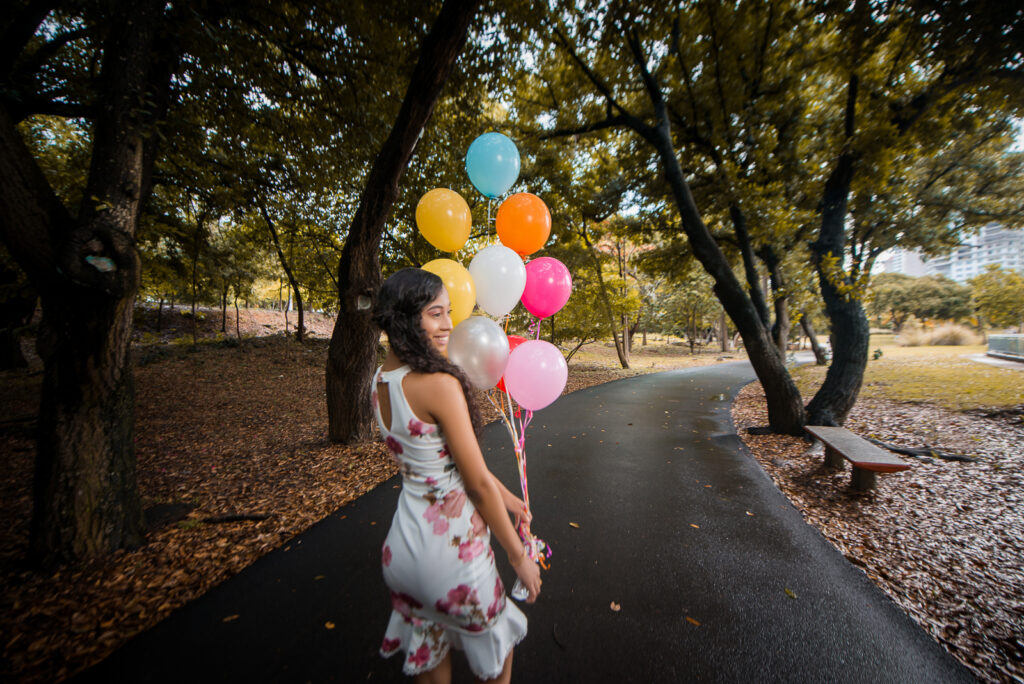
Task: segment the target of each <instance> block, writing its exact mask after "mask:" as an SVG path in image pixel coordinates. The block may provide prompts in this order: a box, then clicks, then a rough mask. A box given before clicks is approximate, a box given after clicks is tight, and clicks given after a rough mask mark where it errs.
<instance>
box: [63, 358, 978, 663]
mask: <svg viewBox="0 0 1024 684" xmlns="http://www.w3.org/2000/svg"><path fill="white" fill-rule="evenodd" d="M753 378H754V375H753V371H752V369H751V367H750V365H749V364H748V363H747V362H738V363H728V364H722V365H718V366H710V367H702V368H693V369H686V370H679V371H670V372H665V373H658V374H654V375H643V376H637V377H633V378H629V379H624V380H619V381H615V382H612V383H607V384H604V385H599V386H596V387H592V388H589V389H586V390H582V391H579V392H575V393H573V394H570V395H567V396H565V397H562V398H561V399H559V400H558V401H557V402H555V403H554V404H553V405H552V406H550V407H548V408H547V409H544V410H543V411H540V412H538V413H537V415H536V417H535V418H534V422H533V424H532V425H531V426H530V428H529V430H528V432H527V449H528V452H527V453H528V465H529V476H530V496H531V499H532V504H533V512H534V529H535V532H536V533H537V534H539V535H540V536H541V537H543V538H544V539H546V540H547V541H548V543H550V544H551V546H552V547H553V549H554V552H555V553H554V556H553V558H552V559H551V561H552V567H551V570H550V571H547V572H545V573H544V593H543V594H542V596H541V598H540V600H539V601H538V603H537V604H535V605H533V606H525V607H524V610H525V612H526V613H527V616H528V617H529V621H530V623H529V624H530V627H529V629H530V632H529V634H528V636H527V638H526V641H525V642H524V643H523V644H522V645H521V647H520V648H518V649H517V650H516V654H515V664H514V667H513V673H514V679H515V680H516V681H520V682H581V681H588V682H681V681H694V680H695V681H710V682H753V681H757V682H794V681H801V682H840V681H841V682H961V681H962V682H968V681H973V678H972V676H971V675H970V673H969V672H968V671H967V670H966V669H965V668H963V667H962V666H960V665H959V664H958V663H957V662H956V661H955V660H954V659H953V658H952V657H951V656H949V655H948V654H947V653H946V652H945V650H943V649H942V648H941V646H939V645H938V644H937V643H936V642H934V641H933V640H932V639H931V638H930V637H929V636H928V635H927V634H926V633H925V632H924V631H923V630H921V629H920V628H919V627H918V626H917V625H916V624H915V623H913V622H912V621H911V620H910V618H908V617H907V616H906V615H905V614H904V613H903V612H902V611H901V610H900V609H899V608H898V607H897V606H896V605H895V604H894V603H893V602H892V601H891V600H890V599H889V598H888V597H887V596H885V594H883V593H882V592H881V591H880V590H879V589H878V588H877V587H875V586H874V585H873V584H872V583H871V582H870V581H869V580H868V579H867V578H866V577H865V575H864V574H863V572H861V571H860V570H858V569H857V568H855V567H854V566H853V565H851V564H850V563H848V562H847V561H846V560H845V559H844V558H843V557H842V556H841V555H840V554H839V553H838V552H837V551H836V550H835V549H834V548H833V547H832V546H831V545H829V544H828V542H827V541H826V540H825V539H824V538H823V537H822V536H821V535H820V534H819V533H818V532H817V531H816V530H815V529H814V528H812V527H811V526H809V525H807V524H806V523H805V522H804V521H803V519H802V517H801V516H800V513H799V512H798V511H797V510H796V509H795V508H794V507H793V506H792V505H791V504H790V503H789V502H788V501H787V500H786V498H785V497H784V496H783V495H782V494H781V493H780V492H779V491H778V489H776V487H775V486H774V485H773V484H772V482H771V480H770V479H769V478H768V476H767V475H766V474H765V473H764V471H763V470H762V469H761V468H760V466H759V465H758V464H757V462H756V460H755V459H754V458H752V457H751V455H750V454H749V452H748V451H747V450H746V448H745V446H744V445H743V443H742V442H741V441H740V439H739V438H738V436H737V435H736V433H735V428H734V427H733V425H732V421H731V418H730V413H729V407H730V405H731V401H732V399H733V397H734V396H735V394H736V392H738V391H739V389H740V388H741V387H742V386H743V385H745V384H746V383H748V382H750V381H751V380H753ZM509 442H510V441H509V438H508V435H507V434H506V433H505V432H504V429H503V428H502V427H501V426H500V425H492V426H490V427H488V428H487V430H486V433H485V437H484V440H483V445H484V449H485V456H486V457H487V460H488V463H490V464H491V467H492V468H493V469H494V471H495V472H496V473H497V474H498V476H499V477H501V479H502V480H503V481H504V482H506V484H507V485H508V486H509V488H510V489H513V491H515V489H516V488H517V487H518V484H517V477H516V475H515V467H514V458H513V455H512V450H511V445H510V443H509ZM513 485H515V486H513ZM397 486H398V480H397V479H393V480H390V481H388V482H386V483H384V484H383V485H381V486H380V487H378V488H377V489H375V490H373V491H372V492H370V493H369V494H366V495H364V496H363V497H361V498H360V499H358V500H356V501H355V502H353V503H352V504H350V505H348V506H345V507H344V508H342V509H340V510H339V511H337V512H336V513H335V514H333V515H331V516H329V517H328V518H327V519H325V520H324V521H322V522H320V523H318V524H317V525H316V526H314V527H313V528H311V529H310V530H308V531H307V532H306V533H304V534H302V535H300V536H299V537H297V538H296V539H294V540H293V541H292V542H291V543H289V544H286V545H285V547H284V548H282V549H279V550H277V551H274V552H272V553H270V554H268V555H266V556H264V557H263V558H261V559H259V560H258V561H257V562H255V563H254V564H253V565H252V566H250V567H249V568H247V569H245V570H244V571H243V572H241V573H240V574H238V575H237V576H235V577H233V578H232V579H230V580H228V581H227V582H225V583H224V584H222V585H221V586H219V587H216V588H215V589H213V590H211V591H210V592H208V593H207V594H206V595H204V596H203V597H201V598H200V599H198V600H196V601H195V602H193V603H191V604H189V605H188V606H185V607H184V608H182V609H181V610H179V611H177V612H175V613H174V614H173V615H172V616H170V617H169V618H168V619H167V620H165V621H164V622H162V623H161V624H159V625H157V626H156V627H155V628H153V629H152V630H150V631H149V632H146V633H144V634H141V635H139V636H138V637H136V638H135V639H134V640H133V641H132V642H130V643H129V644H128V645H126V646H125V647H124V648H122V649H121V650H120V651H118V652H117V653H115V654H114V655H113V656H111V657H110V658H108V659H107V661H105V662H104V663H101V664H100V665H99V666H98V667H96V668H93V669H92V670H89V671H87V672H86V673H84V674H83V676H81V677H80V678H79V680H80V681H107V682H109V681H132V682H178V681H199V682H235V681H237V682H307V681H308V682H349V681H351V682H366V681H371V682H381V681H384V682H391V681H395V682H398V681H407V680H405V679H404V678H403V677H402V676H401V675H400V673H399V671H400V664H399V663H398V662H397V660H396V659H391V660H386V661H385V660H383V659H381V658H380V657H379V656H377V655H376V651H377V648H378V646H379V644H380V640H381V637H382V635H383V633H384V627H385V625H386V622H387V617H388V612H389V608H390V607H389V605H388V603H389V602H388V598H387V591H386V589H385V587H384V584H383V581H382V580H381V574H380V567H379V556H380V546H381V544H382V542H383V538H384V536H385V534H386V532H387V527H388V524H389V522H390V518H391V515H392V512H393V510H394V505H395V501H396V497H397V495H398V491H397V489H396V487H397ZM570 523H576V525H578V527H576V526H573V525H570ZM500 556H501V554H500V553H499V557H500ZM499 565H501V566H502V567H503V575H504V576H505V577H506V580H507V582H508V581H511V579H512V577H511V576H510V571H508V569H507V568H504V564H503V563H501V564H499ZM612 602H614V603H615V604H617V605H618V606H620V609H619V610H618V611H615V610H612V607H611V604H612ZM234 615H237V616H238V617H237V618H233V619H230V620H229V621H227V622H226V621H225V618H229V617H230V616H234ZM328 623H331V625H333V627H332V628H328V627H327V625H328ZM468 674H469V673H468V668H466V667H465V665H464V664H463V661H462V660H461V659H459V658H457V659H456V681H466V677H468Z"/></svg>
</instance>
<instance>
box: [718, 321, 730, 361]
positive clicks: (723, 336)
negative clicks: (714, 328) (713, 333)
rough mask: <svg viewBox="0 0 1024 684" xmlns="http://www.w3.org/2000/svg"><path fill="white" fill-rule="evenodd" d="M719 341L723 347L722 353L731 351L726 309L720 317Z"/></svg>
mask: <svg viewBox="0 0 1024 684" xmlns="http://www.w3.org/2000/svg"><path fill="white" fill-rule="evenodd" d="M718 341H719V343H720V344H721V347H722V353H725V352H727V351H729V323H728V322H727V321H726V319H725V311H723V312H722V315H721V316H720V317H719V319H718Z"/></svg>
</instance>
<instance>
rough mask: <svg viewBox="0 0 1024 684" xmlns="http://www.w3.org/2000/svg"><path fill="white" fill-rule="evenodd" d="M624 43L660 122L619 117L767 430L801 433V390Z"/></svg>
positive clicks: (639, 52) (640, 58)
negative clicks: (707, 279) (699, 276)
mask: <svg viewBox="0 0 1024 684" xmlns="http://www.w3.org/2000/svg"><path fill="white" fill-rule="evenodd" d="M627 41H628V43H629V48H630V51H631V52H632V53H633V58H634V61H635V63H636V66H637V68H638V69H639V70H640V73H641V76H642V77H643V81H644V85H645V87H646V89H647V93H648V96H649V97H650V100H651V104H652V105H654V113H655V117H656V119H657V122H658V123H657V125H656V126H650V125H647V124H646V123H644V122H643V121H640V120H638V119H636V118H634V117H632V116H631V115H629V114H625V113H623V114H621V115H620V117H619V118H620V120H621V121H623V122H624V123H625V124H626V125H627V126H629V127H631V128H632V129H633V130H635V131H636V132H637V133H639V134H640V135H641V136H643V137H644V139H645V140H647V142H648V143H650V144H651V145H652V146H653V147H654V149H655V150H656V151H657V152H658V156H659V158H660V160H661V165H662V169H663V170H664V172H665V178H666V180H667V181H668V184H669V187H670V188H671V189H672V195H673V197H674V199H675V201H676V207H677V209H678V211H679V216H680V218H681V219H682V225H683V231H684V232H685V233H686V236H687V238H689V241H690V247H691V249H692V250H693V254H694V256H696V257H697V260H698V261H700V263H701V265H703V266H704V270H705V271H707V272H708V274H709V275H711V277H712V278H713V279H714V281H715V284H714V287H713V289H714V292H715V296H716V297H718V301H720V302H721V303H722V308H724V309H725V311H726V313H727V314H729V317H730V318H731V319H732V321H733V323H734V324H735V325H736V328H737V330H739V333H740V335H741V336H742V337H743V344H744V346H745V347H746V350H747V356H748V357H749V359H750V363H751V365H753V366H754V372H755V373H756V374H757V377H758V379H759V380H760V381H761V386H762V387H763V388H764V391H765V395H766V399H767V404H768V423H769V425H770V426H771V428H772V430H773V431H774V432H779V433H786V434H793V435H799V434H803V431H804V430H803V426H804V419H805V413H804V405H803V401H801V399H800V391H799V390H798V389H797V387H796V383H794V382H793V378H792V377H790V375H789V371H788V370H786V364H785V358H784V357H783V355H782V354H781V353H780V352H779V350H778V348H777V347H776V346H775V344H774V343H773V342H772V340H771V336H770V335H769V332H768V329H767V327H766V325H765V323H764V320H763V319H762V317H761V316H760V315H759V313H758V310H757V307H756V306H755V304H754V302H753V300H752V299H751V297H750V296H749V295H748V294H747V293H746V292H744V290H743V286H742V285H741V284H740V282H739V280H738V279H737V278H736V275H735V274H734V273H733V272H732V268H731V267H730V266H729V262H728V260H727V259H726V258H725V255H724V254H723V253H722V250H721V248H720V247H719V246H718V243H717V242H715V239H714V237H712V235H711V233H710V232H709V231H708V228H707V226H706V225H705V224H704V220H703V219H702V218H701V216H700V212H699V211H698V210H697V204H696V202H694V199H693V195H692V193H691V192H690V186H689V184H688V183H687V182H686V178H685V177H684V175H683V168H682V166H681V165H680V164H679V158H678V157H677V156H676V152H675V145H674V144H673V142H672V133H671V127H670V125H669V117H668V107H667V105H666V103H665V98H664V95H663V93H662V92H661V87H660V86H659V85H658V83H657V80H656V78H655V77H654V75H652V74H651V73H650V71H649V70H648V68H647V58H646V56H645V55H644V54H643V48H642V46H641V44H640V39H639V37H638V36H637V35H636V34H635V33H631V34H629V35H628V36H627ZM755 280H756V279H755Z"/></svg>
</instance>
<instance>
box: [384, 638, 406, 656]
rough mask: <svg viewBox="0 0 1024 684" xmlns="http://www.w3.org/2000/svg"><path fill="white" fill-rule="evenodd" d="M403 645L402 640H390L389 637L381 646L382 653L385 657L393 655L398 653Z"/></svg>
mask: <svg viewBox="0 0 1024 684" xmlns="http://www.w3.org/2000/svg"><path fill="white" fill-rule="evenodd" d="M401 645H402V640H401V639H388V638H387V637H384V641H382V642H381V644H380V652H381V653H383V654H384V655H391V654H392V653H394V652H395V651H397V650H398V649H399V647H401Z"/></svg>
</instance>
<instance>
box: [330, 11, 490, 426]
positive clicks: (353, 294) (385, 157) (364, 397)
mask: <svg viewBox="0 0 1024 684" xmlns="http://www.w3.org/2000/svg"><path fill="white" fill-rule="evenodd" d="M478 4H479V0H445V2H444V5H443V6H442V7H441V11H440V13H439V14H438V16H437V19H436V20H435V21H434V25H433V27H432V28H431V29H430V33H429V34H428V35H427V37H426V38H425V39H424V42H423V47H422V48H421V50H420V56H419V58H418V60H417V62H416V67H415V69H414V71H413V74H412V78H411V80H410V82H409V88H408V90H406V93H405V99H404V100H403V101H402V108H401V110H400V111H399V113H398V117H397V119H396V120H395V125H394V127H393V128H392V129H391V133H390V134H389V135H388V138H387V140H386V141H385V142H384V145H383V146H382V147H381V150H380V153H379V154H378V155H377V158H376V159H375V160H374V162H373V166H372V168H371V169H370V173H369V175H368V177H367V180H366V188H365V189H364V191H363V195H362V197H361V198H360V201H359V207H358V208H357V209H356V213H355V216H354V217H353V219H352V225H351V226H350V228H349V235H348V239H347V240H346V241H345V247H344V248H343V249H342V252H341V260H340V262H339V264H338V318H337V320H336V321H335V324H334V331H333V333H332V334H331V343H330V346H329V347H328V353H327V416H328V421H329V429H328V432H329V435H330V439H331V441H333V442H343V443H352V442H357V441H362V440H366V439H369V438H370V437H371V436H372V435H373V431H372V421H373V413H372V411H371V407H370V379H371V378H372V376H373V368H374V365H375V363H376V359H377V347H378V345H379V337H380V332H379V330H378V329H377V326H376V325H375V324H374V323H373V320H372V317H371V316H372V312H373V305H374V302H375V300H376V298H377V291H378V290H379V289H380V283H381V273H380V240H381V236H382V234H383V231H384V222H385V220H386V219H387V217H388V214H389V213H390V211H391V207H392V205H393V204H394V202H395V199H396V198H397V197H398V182H399V180H400V179H401V177H402V174H403V173H405V169H406V167H407V166H408V165H409V159H410V158H411V157H412V153H413V149H414V148H415V147H416V143H417V141H418V140H419V138H420V136H421V135H422V134H423V128H424V126H425V125H426V123H427V120H428V119H430V115H431V114H432V113H433V111H434V107H435V106H436V104H437V100H438V98H439V97H440V95H441V90H442V88H443V87H444V84H445V82H446V81H447V80H448V76H449V75H450V74H451V72H452V69H453V68H454V66H455V61H456V59H457V58H458V56H459V53H460V52H461V51H462V45H463V43H464V42H465V39H466V33H467V31H468V29H469V23H470V21H471V20H472V19H473V16H474V15H475V14H476V11H477V7H478Z"/></svg>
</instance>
